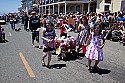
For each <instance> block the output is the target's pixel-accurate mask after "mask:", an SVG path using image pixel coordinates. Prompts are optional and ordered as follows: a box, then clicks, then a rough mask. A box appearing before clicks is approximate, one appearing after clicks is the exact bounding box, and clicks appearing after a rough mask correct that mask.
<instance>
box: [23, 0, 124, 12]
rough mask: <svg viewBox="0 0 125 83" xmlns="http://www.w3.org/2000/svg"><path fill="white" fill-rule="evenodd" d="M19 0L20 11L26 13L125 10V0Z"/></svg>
mask: <svg viewBox="0 0 125 83" xmlns="http://www.w3.org/2000/svg"><path fill="white" fill-rule="evenodd" d="M21 2H22V11H23V12H27V13H29V12H31V11H33V10H35V11H37V12H38V13H40V14H49V13H53V14H54V13H56V14H60V13H63V14H66V13H69V12H72V13H76V12H80V13H87V12H96V13H100V12H104V11H108V10H110V11H111V12H117V11H120V10H122V9H124V10H125V0H21Z"/></svg>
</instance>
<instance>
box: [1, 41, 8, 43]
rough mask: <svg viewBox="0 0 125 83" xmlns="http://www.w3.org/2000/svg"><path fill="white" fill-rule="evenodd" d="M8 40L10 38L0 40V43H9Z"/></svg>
mask: <svg viewBox="0 0 125 83" xmlns="http://www.w3.org/2000/svg"><path fill="white" fill-rule="evenodd" d="M7 42H8V40H4V41H0V43H7Z"/></svg>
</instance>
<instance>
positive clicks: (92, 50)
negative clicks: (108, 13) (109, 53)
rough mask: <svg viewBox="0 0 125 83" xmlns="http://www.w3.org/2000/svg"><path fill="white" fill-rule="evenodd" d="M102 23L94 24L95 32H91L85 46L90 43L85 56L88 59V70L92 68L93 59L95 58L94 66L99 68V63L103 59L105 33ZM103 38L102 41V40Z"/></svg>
mask: <svg viewBox="0 0 125 83" xmlns="http://www.w3.org/2000/svg"><path fill="white" fill-rule="evenodd" d="M101 32H102V29H101V25H99V24H97V25H95V26H94V32H93V33H91V34H90V37H89V39H88V40H87V43H86V45H85V46H87V45H89V47H88V49H87V52H86V54H85V56H86V57H87V59H88V70H90V69H91V61H92V60H95V65H94V68H95V69H97V70H99V67H98V63H99V62H100V61H102V60H103V50H102V48H103V47H104V45H105V40H104V36H103V34H101ZM101 40H102V41H101Z"/></svg>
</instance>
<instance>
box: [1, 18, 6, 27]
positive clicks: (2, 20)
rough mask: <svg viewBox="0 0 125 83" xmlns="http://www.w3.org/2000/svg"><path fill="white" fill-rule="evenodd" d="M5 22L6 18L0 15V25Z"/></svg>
mask: <svg viewBox="0 0 125 83" xmlns="http://www.w3.org/2000/svg"><path fill="white" fill-rule="evenodd" d="M3 24H6V20H5V19H4V18H3V17H2V16H0V25H3Z"/></svg>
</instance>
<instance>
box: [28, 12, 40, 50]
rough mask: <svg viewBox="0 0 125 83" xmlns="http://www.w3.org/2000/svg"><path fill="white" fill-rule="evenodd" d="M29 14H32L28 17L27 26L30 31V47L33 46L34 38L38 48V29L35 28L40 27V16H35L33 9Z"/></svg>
mask: <svg viewBox="0 0 125 83" xmlns="http://www.w3.org/2000/svg"><path fill="white" fill-rule="evenodd" d="M31 14H32V16H31V17H30V20H29V28H30V30H31V32H32V47H35V46H34V40H35V39H36V41H37V43H38V46H39V48H40V44H39V31H37V29H38V28H40V18H38V17H37V16H36V12H35V11H33V12H32V13H31Z"/></svg>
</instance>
